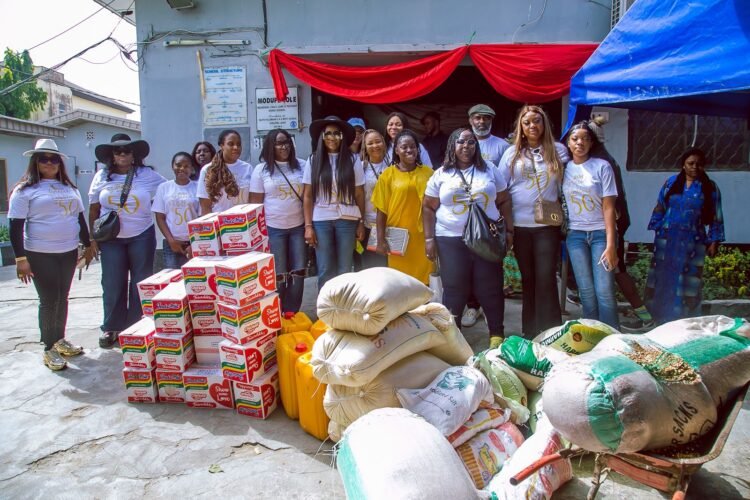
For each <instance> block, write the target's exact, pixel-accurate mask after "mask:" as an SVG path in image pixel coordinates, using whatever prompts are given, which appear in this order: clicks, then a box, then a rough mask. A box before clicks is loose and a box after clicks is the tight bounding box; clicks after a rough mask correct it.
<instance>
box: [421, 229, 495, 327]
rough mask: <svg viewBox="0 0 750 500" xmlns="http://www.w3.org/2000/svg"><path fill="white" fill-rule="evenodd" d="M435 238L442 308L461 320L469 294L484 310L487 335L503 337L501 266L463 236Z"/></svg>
mask: <svg viewBox="0 0 750 500" xmlns="http://www.w3.org/2000/svg"><path fill="white" fill-rule="evenodd" d="M436 241H437V249H438V258H439V259H440V279H441V280H442V282H443V304H444V305H445V307H447V308H448V310H450V312H451V314H452V315H453V316H456V317H457V318H459V319H458V321H460V318H461V315H462V314H463V313H464V307H466V303H467V301H468V300H469V297H471V296H473V297H476V298H477V299H478V301H479V305H481V306H482V309H483V310H484V317H485V318H486V319H487V327H488V328H489V330H490V335H498V336H503V335H504V332H505V329H504V327H503V321H504V319H505V295H504V294H503V265H502V264H499V263H493V262H489V261H487V260H484V259H482V258H481V257H478V256H477V255H475V254H474V253H472V252H471V250H469V247H467V246H466V244H465V243H464V242H463V239H462V238H459V237H448V236H438V237H437V238H436Z"/></svg>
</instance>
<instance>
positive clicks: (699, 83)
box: [565, 0, 750, 130]
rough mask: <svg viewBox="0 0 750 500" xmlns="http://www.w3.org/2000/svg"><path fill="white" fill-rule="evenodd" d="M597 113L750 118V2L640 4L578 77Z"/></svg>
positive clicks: (641, 0)
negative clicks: (626, 110) (614, 110)
mask: <svg viewBox="0 0 750 500" xmlns="http://www.w3.org/2000/svg"><path fill="white" fill-rule="evenodd" d="M591 106H608V107H620V108H638V109H646V110H651V111H669V112H674V113H691V114H705V115H717V116H733V117H740V118H742V117H746V118H750V0H637V1H636V2H635V4H633V6H632V7H631V8H630V9H629V10H628V11H627V12H626V14H625V16H624V17H623V18H622V19H621V20H620V22H619V23H618V24H617V25H616V26H615V27H614V29H613V30H612V31H611V32H610V33H609V35H607V37H606V38H605V39H604V41H602V43H601V44H600V45H599V47H598V48H597V49H596V51H594V53H593V54H592V55H591V57H590V58H589V59H588V61H587V62H586V64H584V65H583V67H581V69H580V70H579V71H578V72H577V73H576V74H575V75H574V76H573V78H572V79H571V85H570V110H569V113H568V124H567V125H566V126H565V130H567V129H568V128H569V127H570V126H571V125H572V124H573V123H575V122H576V121H577V120H581V119H585V118H587V116H588V114H589V112H590V109H591Z"/></svg>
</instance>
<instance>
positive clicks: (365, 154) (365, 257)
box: [354, 129, 388, 271]
mask: <svg viewBox="0 0 750 500" xmlns="http://www.w3.org/2000/svg"><path fill="white" fill-rule="evenodd" d="M360 158H361V160H362V170H364V174H365V217H364V219H365V239H364V242H365V244H366V243H367V241H368V240H369V238H370V232H371V231H374V230H375V222H376V219H377V215H378V214H377V210H376V209H375V205H373V203H372V193H373V192H374V191H375V185H376V184H377V182H378V179H379V178H380V176H381V174H382V173H383V171H384V170H385V169H386V167H387V166H388V163H387V162H386V160H385V139H384V138H383V135H382V134H381V133H380V132H378V131H377V130H373V129H368V130H365V133H364V135H363V136H362V153H361V157H360ZM371 267H388V257H387V256H385V255H380V254H379V253H377V252H376V251H375V250H367V248H365V249H364V251H363V252H362V254H361V255H360V254H355V255H354V270H355V271H361V270H362V269H369V268H371Z"/></svg>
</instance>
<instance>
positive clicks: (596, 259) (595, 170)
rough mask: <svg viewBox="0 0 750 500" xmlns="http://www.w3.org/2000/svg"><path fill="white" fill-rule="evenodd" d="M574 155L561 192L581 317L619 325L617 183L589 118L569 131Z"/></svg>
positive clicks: (569, 140)
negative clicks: (616, 284) (616, 278)
mask: <svg viewBox="0 0 750 500" xmlns="http://www.w3.org/2000/svg"><path fill="white" fill-rule="evenodd" d="M565 142H566V144H567V146H568V150H569V151H570V155H571V156H572V157H573V159H572V160H570V161H569V162H568V164H567V165H566V167H565V179H564V180H563V195H564V196H565V202H566V204H567V208H568V210H567V215H568V235H567V238H566V240H565V243H566V246H567V248H568V254H569V255H570V262H571V264H572V266H573V272H574V273H575V276H576V283H578V295H579V296H580V298H581V306H582V307H583V317H584V318H588V319H596V320H599V321H602V322H604V323H607V324H608V325H609V326H611V327H613V328H615V329H618V330H619V329H620V321H619V318H618V315H617V299H616V298H615V273H614V270H615V269H616V268H617V226H616V218H617V217H616V216H615V201H616V200H617V187H616V184H615V174H614V171H613V170H612V166H611V165H610V164H609V163H607V161H606V160H604V159H602V158H599V157H597V156H599V155H600V154H602V152H601V151H600V149H601V144H600V143H599V140H598V138H597V137H596V134H594V133H593V131H592V130H591V129H590V128H589V125H588V123H587V122H585V121H584V122H581V123H578V124H576V125H574V126H573V127H572V128H571V129H570V130H569V131H568V133H567V135H566V141H565Z"/></svg>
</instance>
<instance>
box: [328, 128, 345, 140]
mask: <svg viewBox="0 0 750 500" xmlns="http://www.w3.org/2000/svg"><path fill="white" fill-rule="evenodd" d="M323 137H325V138H326V139H330V138H334V139H341V138H342V137H344V134H342V133H341V132H339V131H338V130H337V131H335V132H334V131H333V130H329V131H328V132H323Z"/></svg>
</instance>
